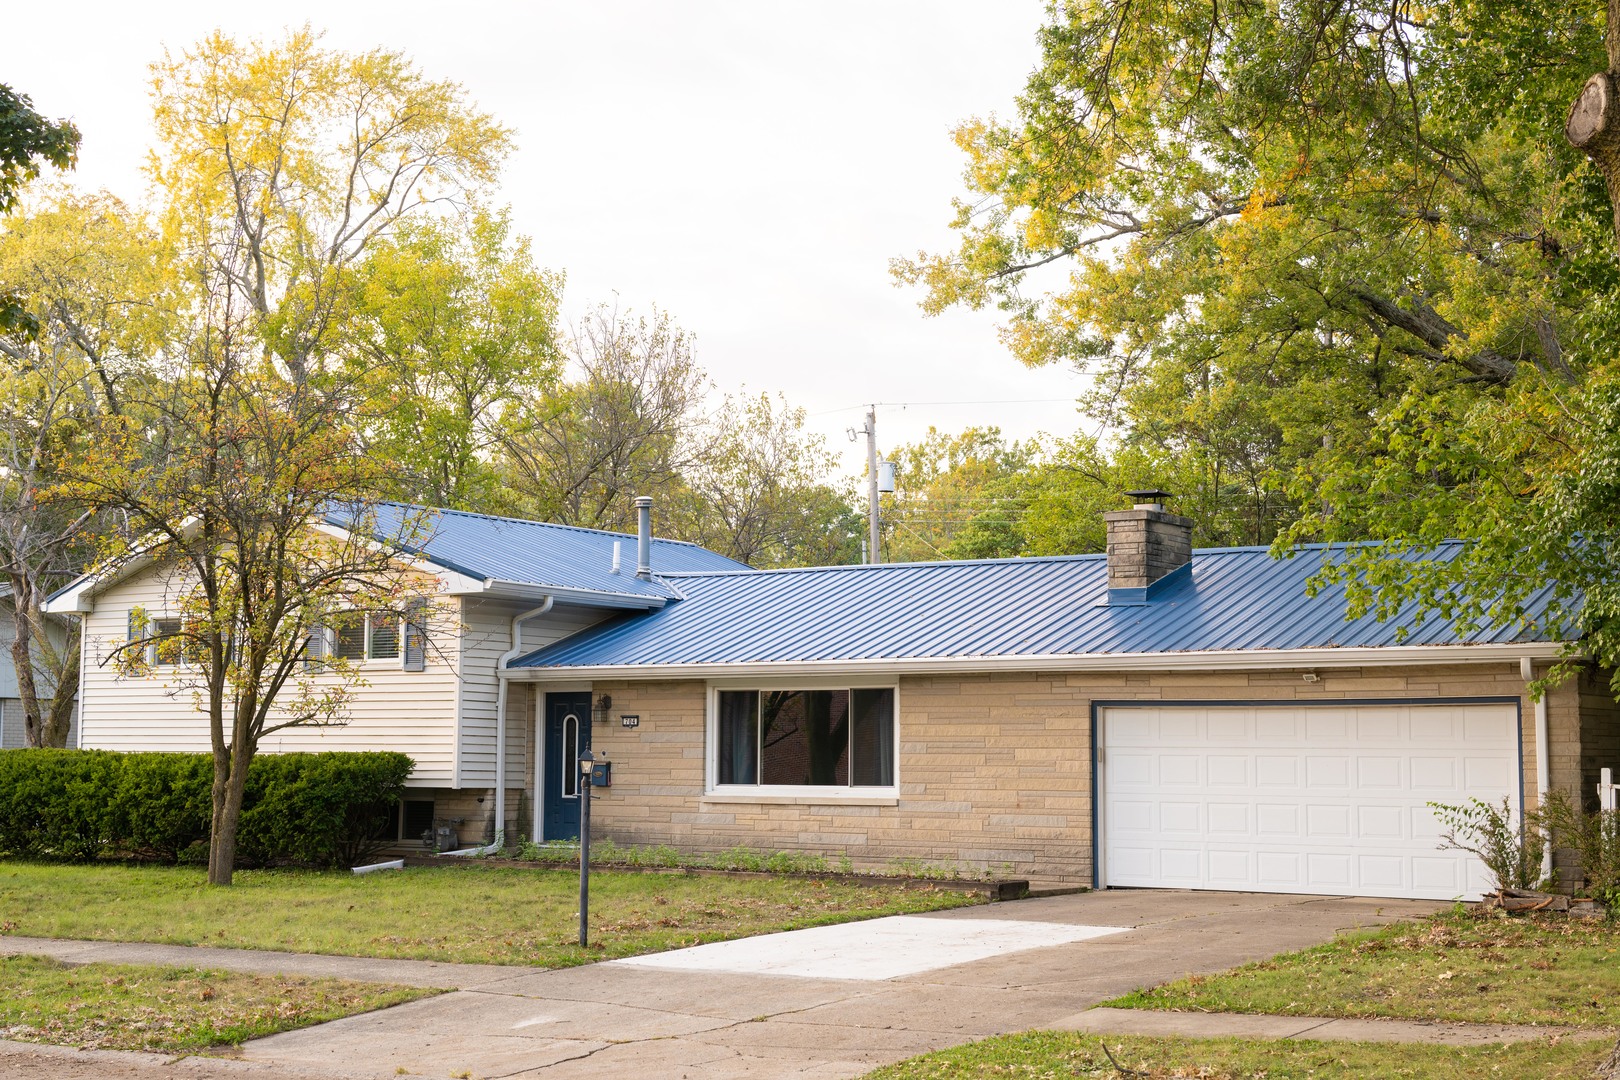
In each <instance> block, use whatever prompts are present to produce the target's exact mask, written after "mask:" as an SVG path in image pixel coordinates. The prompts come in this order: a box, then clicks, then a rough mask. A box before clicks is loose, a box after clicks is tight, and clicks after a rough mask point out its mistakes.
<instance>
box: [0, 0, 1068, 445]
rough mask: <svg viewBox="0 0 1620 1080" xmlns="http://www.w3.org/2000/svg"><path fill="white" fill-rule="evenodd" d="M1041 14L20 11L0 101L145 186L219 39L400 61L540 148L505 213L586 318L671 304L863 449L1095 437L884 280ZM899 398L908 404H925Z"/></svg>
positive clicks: (713, 353)
mask: <svg viewBox="0 0 1620 1080" xmlns="http://www.w3.org/2000/svg"><path fill="white" fill-rule="evenodd" d="M1041 8H1042V5H1041V4H1040V3H1039V2H1038V0H998V2H997V3H994V4H984V3H971V4H970V3H965V2H961V0H949V2H941V0H926V2H924V0H905V2H900V0H868V2H866V3H852V2H828V0H819V2H815V3H759V2H734V3H719V2H704V3H672V2H669V0H663V2H645V0H636V2H632V0H593V2H585V0H570V2H566V3H561V2H545V3H527V4H519V3H505V4H503V3H465V2H464V3H459V4H445V3H442V2H439V3H431V4H428V3H400V2H391V3H367V4H363V5H362V4H356V3H327V4H309V3H301V2H295V0H285V2H282V3H278V4H273V5H256V6H251V7H250V6H248V5H222V4H219V3H217V2H216V3H207V4H204V3H192V2H169V0H164V2H160V3H149V4H131V3H128V2H124V3H117V4H105V5H102V4H88V3H72V2H69V3H57V4H28V5H23V6H20V7H17V8H16V9H14V10H10V11H8V12H7V16H6V21H7V37H8V39H9V40H8V43H7V48H6V50H5V52H6V57H5V61H4V66H3V67H0V82H5V83H7V84H10V85H11V86H13V87H14V88H15V89H17V90H19V91H20V92H22V93H26V94H29V95H30V96H32V98H33V99H34V104H35V107H36V108H38V109H39V110H40V111H41V112H43V113H45V114H46V115H48V116H52V117H56V116H67V117H71V118H72V119H73V120H74V121H75V122H76V123H77V124H78V125H79V128H80V130H81V131H82V132H83V134H84V144H83V147H82V150H81V157H80V164H79V167H78V170H77V173H76V175H75V177H74V182H75V183H76V184H78V185H79V186H82V187H87V188H98V187H105V188H107V189H109V190H111V191H113V192H115V193H117V194H119V195H121V196H123V197H125V198H127V199H137V198H139V196H140V194H141V192H143V191H144V190H145V180H144V178H143V177H142V175H141V172H140V169H141V164H142V161H143V156H144V152H145V148H146V146H147V145H148V143H149V139H150V126H149V101H148V98H147V71H146V65H147V64H148V63H149V62H151V61H152V60H153V59H155V58H157V57H158V56H159V55H161V53H162V50H163V49H164V47H168V48H169V49H171V50H173V51H175V52H179V51H181V50H183V49H185V48H186V47H187V46H189V45H190V44H191V43H193V42H194V41H195V40H197V39H198V38H200V37H201V36H202V35H204V34H206V33H207V32H209V31H210V30H212V29H214V28H215V27H219V28H221V29H223V30H225V31H226V32H228V33H231V34H235V35H238V36H243V37H252V36H268V37H274V36H276V35H278V34H280V33H281V32H282V30H283V29H284V28H285V27H287V26H289V25H293V26H297V25H300V24H302V23H304V22H306V21H307V22H309V23H310V24H311V25H313V26H314V27H315V28H316V29H324V30H325V31H326V41H327V43H328V44H329V45H331V46H333V47H336V48H341V49H348V50H361V49H370V48H374V47H377V46H379V45H380V46H384V47H387V48H390V49H399V50H403V51H404V52H406V53H408V54H409V55H410V56H411V57H413V58H414V59H415V60H416V62H417V63H418V64H419V65H420V66H421V67H422V69H423V70H424V71H425V72H426V73H427V74H429V75H430V76H433V77H435V78H449V79H454V80H456V81H459V82H461V83H462V84H464V85H465V86H466V87H467V89H468V91H469V93H470V95H471V97H472V98H473V100H475V101H476V102H477V103H478V104H479V105H480V106H481V107H483V108H484V109H486V110H488V111H489V112H491V113H493V114H494V115H495V116H496V118H497V119H499V120H500V121H501V122H503V123H505V124H507V125H508V126H510V127H513V128H515V129H516V130H517V134H518V144H519V148H518V151H517V153H516V154H515V155H513V157H512V159H511V161H510V163H509V165H508V167H507V169H506V172H505V175H504V180H503V183H502V185H501V191H500V192H499V194H498V196H497V200H498V201H500V202H504V203H507V204H510V206H511V208H512V212H513V216H514V219H515V222H516V225H517V227H518V228H519V229H520V230H521V231H522V232H524V233H526V234H528V235H529V236H532V237H533V238H534V241H535V253H536V256H537V258H538V260H539V261H540V262H541V264H542V265H545V266H548V267H551V268H554V269H559V270H562V271H565V272H566V274H567V279H568V280H567V290H566V293H565V298H564V311H565V314H566V315H567V316H568V317H575V316H577V315H578V314H579V313H581V312H583V311H584V310H586V309H587V308H589V307H590V306H592V305H594V304H596V303H599V302H602V301H608V302H613V301H615V300H616V301H617V302H618V304H619V305H620V306H621V308H625V307H628V308H631V309H641V310H644V309H646V308H647V307H648V306H649V305H652V304H657V305H658V306H660V307H663V308H666V309H667V310H669V311H670V312H671V313H672V314H673V315H674V316H675V318H676V320H677V321H678V322H679V323H680V324H681V325H682V326H684V327H685V328H687V329H688V330H690V331H692V332H693V333H695V334H696V335H697V339H698V359H699V361H700V363H701V364H702V365H703V367H704V368H706V369H707V370H708V371H709V373H710V374H711V375H712V376H713V377H714V379H715V381H716V382H717V383H718V384H719V386H720V388H721V389H723V390H737V389H740V388H741V387H743V386H744V385H746V386H747V387H748V388H749V389H750V390H753V391H758V390H771V391H781V392H782V393H784V394H785V395H786V396H787V398H788V400H789V401H791V402H792V403H793V404H795V405H802V406H803V407H804V408H806V409H807V410H808V411H809V412H810V413H811V414H812V416H811V419H810V424H811V425H812V426H813V428H814V429H815V430H817V431H820V432H822V433H824V434H826V436H827V437H828V439H829V442H830V444H831V445H832V446H833V448H834V449H835V450H838V451H840V452H841V453H844V455H845V458H844V460H845V461H846V463H847V464H848V466H849V467H850V468H851V469H852V470H859V469H860V468H862V467H863V466H864V447H861V448H859V449H858V448H857V447H854V446H851V445H849V444H848V443H847V442H846V436H845V434H844V431H845V429H846V428H847V427H849V426H850V425H852V424H859V423H860V420H861V412H862V409H861V408H860V406H861V405H862V403H865V402H885V403H891V404H887V405H883V406H880V407H879V409H878V431H879V436H880V445H882V446H883V447H884V448H887V447H890V446H893V445H895V444H896V443H898V442H902V441H909V440H912V439H915V438H917V437H918V436H919V435H920V434H921V433H922V432H923V431H925V430H926V429H927V427H928V426H929V425H930V424H933V425H936V426H938V427H940V428H942V429H945V430H960V429H961V428H963V427H966V426H968V425H969V424H998V425H1000V426H1001V427H1002V428H1003V429H1004V430H1005V431H1007V432H1008V433H1009V434H1011V435H1014V436H1017V437H1025V436H1028V435H1031V434H1034V433H1035V432H1037V431H1040V430H1045V431H1049V432H1054V433H1060V434H1068V433H1070V432H1072V431H1073V430H1074V429H1075V427H1076V425H1077V417H1076V416H1075V412H1074V405H1073V398H1074V397H1075V395H1076V394H1077V393H1078V392H1079V383H1078V380H1077V378H1076V377H1075V376H1073V375H1071V374H1069V373H1067V372H1063V371H1059V370H1053V369H1048V370H1042V371H1029V370H1026V369H1025V368H1023V367H1022V366H1021V365H1020V364H1018V363H1017V362H1016V361H1015V360H1013V359H1012V358H1011V357H1010V356H1009V355H1008V354H1007V353H1006V351H1005V350H1003V349H1002V348H1001V346H1000V345H999V343H998V342H997V340H996V335H995V324H996V319H995V317H994V313H988V312H986V313H973V312H952V313H950V314H947V315H945V316H942V317H938V318H925V317H924V316H923V315H922V313H921V312H920V311H919V310H918V309H917V306H916V300H917V296H916V294H915V293H914V292H913V291H911V290H909V289H901V288H896V287H895V285H894V284H893V282H892V279H891V278H890V277H889V273H888V260H889V259H890V258H891V257H893V256H896V255H904V254H910V253H913V252H915V251H917V250H918V249H919V248H921V249H928V250H938V249H940V248H942V247H946V246H949V245H950V243H951V240H952V233H951V231H950V229H949V228H948V227H947V223H948V221H949V218H950V213H951V208H950V200H951V197H952V196H953V195H957V194H960V193H961V192H962V185H961V171H962V157H961V155H960V153H959V152H958V151H957V150H956V148H955V146H954V145H953V144H952V142H951V139H950V131H951V128H952V127H953V126H954V125H955V123H956V122H958V121H960V120H963V119H965V118H967V117H969V116H974V115H985V114H988V113H991V112H999V113H1001V114H1003V115H1005V114H1006V113H1008V112H1009V111H1010V109H1011V107H1012V101H1013V97H1014V95H1015V94H1016V93H1018V91H1019V90H1020V89H1021V88H1022V86H1023V83H1024V80H1025V77H1026V76H1027V75H1028V73H1029V71H1030V70H1031V68H1032V67H1033V66H1034V64H1035V61H1036V58H1037V57H1036V45H1035V31H1036V29H1037V27H1038V26H1039V24H1040V21H1041V13H1042V12H1041ZM900 403H911V404H910V405H909V407H906V408H902V407H901V406H900Z"/></svg>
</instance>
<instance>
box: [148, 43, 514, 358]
mask: <svg viewBox="0 0 1620 1080" xmlns="http://www.w3.org/2000/svg"><path fill="white" fill-rule="evenodd" d="M152 86H153V94H154V124H155V128H156V132H157V138H158V144H159V145H158V148H157V150H156V151H155V153H154V154H153V156H152V164H151V172H152V177H153V179H154V181H155V182H156V184H157V186H158V187H159V189H160V190H161V192H162V194H163V197H164V199H165V202H166V211H165V215H164V223H165V226H166V231H167V232H168V233H169V234H171V235H172V236H174V237H175V238H176V239H177V241H178V242H179V243H181V244H182V245H183V246H185V248H186V249H187V250H188V251H189V252H191V253H192V254H193V255H194V256H195V257H197V258H199V259H202V260H205V261H206V263H207V264H208V265H207V266H206V270H207V272H214V273H219V274H223V275H224V276H226V277H227V278H229V279H230V281H231V283H232V285H233V287H234V288H235V289H236V290H237V292H238V294H239V295H240V296H241V297H242V301H243V302H244V303H246V304H247V306H248V308H249V309H250V310H251V311H252V312H253V315H254V319H255V325H254V328H253V329H254V331H255V333H256V334H257V336H258V337H259V339H260V342H261V344H262V346H263V348H264V349H265V350H266V352H267V354H268V355H270V356H273V357H274V358H275V359H276V361H277V362H278V363H279V364H280V365H281V366H282V367H283V369H284V370H285V372H286V374H287V375H288V376H289V377H291V378H292V379H293V380H294V381H302V380H303V379H305V378H307V377H309V376H310V375H311V374H312V373H314V372H316V371H319V370H322V369H323V368H324V367H325V366H326V365H327V364H328V363H329V362H330V359H331V356H330V350H331V349H332V346H333V338H334V328H335V326H336V325H337V324H339V323H340V322H341V321H342V318H343V312H342V310H341V305H342V303H343V301H344V300H345V298H346V297H347V296H348V295H350V292H349V290H348V289H347V288H346V287H345V286H346V282H345V276H346V274H347V273H348V272H349V271H350V270H352V269H353V268H354V267H355V265H356V264H357V263H358V262H359V261H360V259H361V258H362V257H363V256H364V255H365V254H366V253H367V251H368V249H369V248H370V247H371V246H372V245H373V244H374V243H376V242H377V241H379V240H381V239H383V238H385V237H387V236H389V235H390V234H391V233H392V232H393V231H394V230H396V229H397V228H398V227H400V226H401V225H402V224H405V223H407V222H409V221H411V220H413V219H420V218H422V217H423V216H425V215H427V214H430V213H432V212H433V211H434V210H435V209H440V208H445V207H455V206H457V205H463V204H465V202H466V200H467V199H468V198H469V197H470V196H472V195H474V194H475V193H477V192H478V191H480V190H482V189H483V188H485V187H486V186H488V185H489V184H491V183H492V182H493V181H494V180H495V178H496V175H497V173H498V171H499V168H500V164H501V162H502V160H503V159H504V158H505V156H506V154H507V152H508V151H509V150H510V149H511V145H512V136H511V132H510V131H509V130H507V129H506V128H504V127H502V126H501V125H499V124H497V123H496V122H495V121H494V120H493V119H492V118H491V117H490V116H488V115H487V114H485V113H483V112H480V111H478V110H477V109H476V108H474V107H473V106H472V105H471V104H470V103H469V101H468V100H467V96H466V92H465V91H464V90H463V89H462V87H461V86H460V85H458V84H456V83H453V82H447V81H436V80H433V79H429V78H428V77H426V76H425V75H423V74H422V73H421V72H420V71H419V70H418V69H417V68H416V66H415V65H414V64H412V63H411V62H410V60H409V59H407V58H406V57H405V56H404V55H403V54H401V53H397V52H389V51H386V50H383V49H378V50H375V51H372V52H369V53H340V52H335V51H332V50H329V49H325V48H322V47H321V44H320V37H319V35H317V34H316V33H314V32H313V31H312V30H310V28H309V27H308V26H305V27H303V28H302V29H300V30H295V31H292V32H290V33H288V34H287V36H286V37H285V38H284V39H282V40H281V41H278V42H273V43H269V44H267V43H265V42H261V41H250V42H247V43H246V44H244V43H241V42H238V41H236V40H235V39H233V38H231V37H228V36H226V35H224V34H223V33H215V34H214V35H212V36H211V37H208V38H206V39H204V40H203V41H202V42H200V43H198V44H197V45H196V47H194V48H192V49H190V50H188V51H186V52H184V53H181V54H180V55H179V56H174V55H170V54H167V53H166V54H165V55H164V58H163V59H162V60H161V61H159V62H158V63H155V64H153V65H152Z"/></svg>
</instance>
